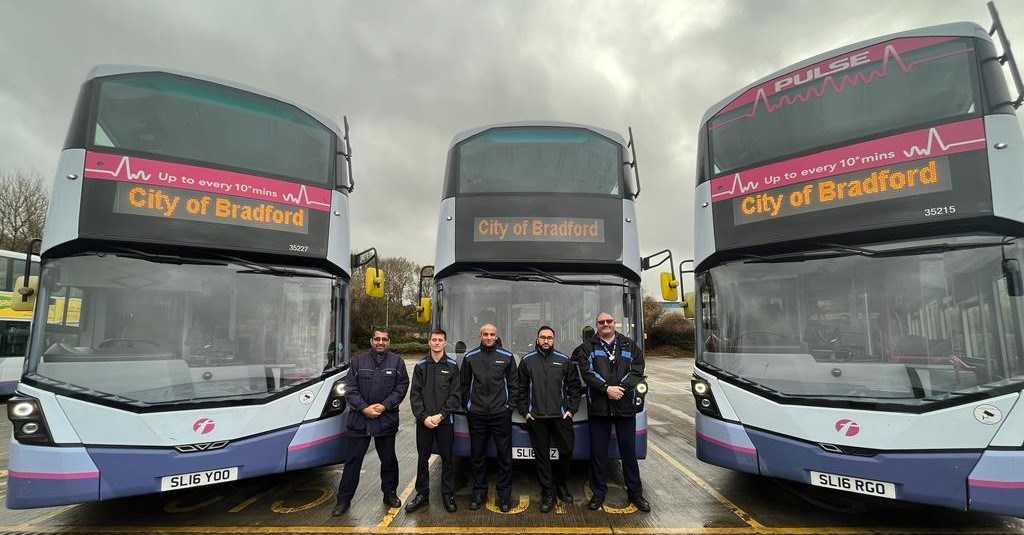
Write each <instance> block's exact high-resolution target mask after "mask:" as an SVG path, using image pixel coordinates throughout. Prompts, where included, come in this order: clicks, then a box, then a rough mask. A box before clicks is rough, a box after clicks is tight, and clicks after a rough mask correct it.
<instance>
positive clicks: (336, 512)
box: [331, 502, 352, 516]
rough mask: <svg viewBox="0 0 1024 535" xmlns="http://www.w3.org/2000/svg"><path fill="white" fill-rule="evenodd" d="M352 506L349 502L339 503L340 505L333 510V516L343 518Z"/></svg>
mask: <svg viewBox="0 0 1024 535" xmlns="http://www.w3.org/2000/svg"><path fill="white" fill-rule="evenodd" d="M350 505H352V504H351V503H349V502H345V503H339V504H338V505H335V506H334V509H333V510H331V516H341V515H343V514H345V511H348V507H349V506H350Z"/></svg>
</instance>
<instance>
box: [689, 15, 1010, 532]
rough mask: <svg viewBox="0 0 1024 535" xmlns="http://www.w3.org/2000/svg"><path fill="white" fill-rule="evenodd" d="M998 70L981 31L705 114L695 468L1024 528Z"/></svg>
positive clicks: (871, 54) (852, 62) (932, 41)
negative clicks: (1023, 523)
mask: <svg viewBox="0 0 1024 535" xmlns="http://www.w3.org/2000/svg"><path fill="white" fill-rule="evenodd" d="M993 15H995V13H994V11H993ZM995 19H996V23H995V25H994V27H993V31H998V32H999V33H1000V35H1002V28H1001V25H1000V24H999V23H998V17H995ZM1001 48H1002V50H1003V51H1004V54H1005V53H1006V51H1007V50H1008V46H1007V45H1005V44H1004V45H1003V46H1002V47H1001ZM1004 54H1000V53H999V52H997V47H996V45H995V44H994V43H993V41H992V39H991V38H990V36H989V32H987V31H986V30H985V29H983V28H981V27H980V26H978V25H976V24H973V23H955V24H947V25H942V26H934V27H928V28H922V29H917V30H912V31H907V32H903V33H898V34H894V35H887V36H884V37H879V38H876V39H871V40H868V41H863V42H860V43H855V44H852V45H849V46H845V47H842V48H840V49H837V50H833V51H830V52H826V53H824V54H821V55H818V56H815V57H812V58H810V59H807V60H805V61H802V62H800V63H798V64H795V65H792V66H790V67H786V68H785V69H782V70H781V71H779V72H777V73H775V74H772V75H770V76H767V77H765V78H763V79H761V80H759V81H757V82H755V83H753V84H751V85H750V86H748V87H746V88H743V89H741V90H740V91H738V92H736V93H735V94H733V95H731V96H729V97H728V98H726V99H724V100H722V101H721V102H719V103H718V104H716V105H715V106H713V107H712V108H711V109H710V110H708V112H707V113H706V114H705V116H704V119H703V122H702V124H701V128H700V143H699V147H700V148H699V153H698V166H697V189H696V225H695V230H696V242H695V244H696V278H697V291H698V294H697V296H698V299H697V360H696V364H695V370H694V376H693V380H692V388H693V393H694V396H695V398H696V401H697V409H698V414H697V418H696V420H697V422H696V423H697V456H698V457H699V458H700V459H701V460H703V461H705V462H709V463H713V464H716V465H719V466H724V467H728V468H732V469H735V470H740V471H744V472H750V473H753V474H761V475H765V476H770V477H776V478H782V479H788V480H792V481H797V482H802V483H807V484H810V485H814V486H817V487H822V488H827V489H838V490H841V491H848V492H854V493H860V494H864V495H868V496H876V497H879V498H883V499H896V500H906V501H911V502H919V503H926V504H934V505H940V506H945V507H951V508H957V509H963V510H972V511H987V512H995V513H1001V514H1008V515H1015V516H1024V408H1022V404H1024V401H1021V394H1022V390H1024V338H1022V335H1024V280H1022V275H1021V273H1022V269H1021V264H1022V263H1024V239H1022V238H1024V139H1022V136H1021V128H1020V124H1019V122H1018V118H1017V115H1016V113H1015V108H1016V107H1017V106H1018V105H1019V104H1020V102H1021V98H1020V97H1019V96H1018V97H1016V98H1014V97H1011V95H1010V92H1009V91H1008V89H1007V85H1006V80H1005V78H1004V74H1003V72H1002V69H1001V67H1000V65H1001V63H1002V62H1003V61H1007V60H1008V61H1009V62H1010V64H1011V65H1012V64H1013V60H1012V57H1011V58H1006V57H1005V55H1004ZM1012 71H1015V69H1012ZM1013 74H1014V75H1015V76H1014V81H1015V82H1016V85H1017V87H1018V90H1019V88H1020V87H1021V84H1020V81H1019V79H1018V77H1017V76H1016V73H1015V72H1013ZM1018 240H1021V241H1018Z"/></svg>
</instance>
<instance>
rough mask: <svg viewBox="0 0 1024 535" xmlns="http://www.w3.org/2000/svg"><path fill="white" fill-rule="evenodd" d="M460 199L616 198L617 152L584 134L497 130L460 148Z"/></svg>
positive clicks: (618, 179)
mask: <svg viewBox="0 0 1024 535" xmlns="http://www.w3.org/2000/svg"><path fill="white" fill-rule="evenodd" d="M457 168H458V180H459V192H460V193H529V192H550V193H597V194H604V195H619V194H620V191H622V188H621V182H622V154H621V146H620V145H619V144H618V143H615V142H614V141H612V140H610V139H608V138H606V137H604V136H601V135H598V134H596V133H594V132H591V131H589V130H585V129H582V128H557V127H545V128H498V129H492V130H488V131H486V132H484V133H482V134H479V135H477V136H474V137H472V138H470V139H468V140H466V141H464V142H462V143H461V144H460V145H459V147H458V164H457Z"/></svg>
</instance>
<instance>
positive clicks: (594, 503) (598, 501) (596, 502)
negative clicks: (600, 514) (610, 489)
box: [587, 495, 604, 511]
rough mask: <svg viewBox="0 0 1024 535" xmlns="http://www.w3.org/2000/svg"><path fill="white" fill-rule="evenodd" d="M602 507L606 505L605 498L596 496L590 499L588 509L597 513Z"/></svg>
mask: <svg viewBox="0 0 1024 535" xmlns="http://www.w3.org/2000/svg"><path fill="white" fill-rule="evenodd" d="M602 505H604V496H597V495H595V496H592V497H591V498H590V502H588V503H587V509H590V510H591V511H597V510H598V509H600V508H601V506H602Z"/></svg>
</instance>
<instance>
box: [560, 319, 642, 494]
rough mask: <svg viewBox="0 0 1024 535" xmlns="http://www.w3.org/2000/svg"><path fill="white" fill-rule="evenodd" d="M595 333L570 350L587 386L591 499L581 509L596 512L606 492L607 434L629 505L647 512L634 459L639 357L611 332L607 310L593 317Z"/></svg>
mask: <svg viewBox="0 0 1024 535" xmlns="http://www.w3.org/2000/svg"><path fill="white" fill-rule="evenodd" d="M596 326H597V333H596V334H595V335H594V337H593V338H591V339H590V340H586V341H584V342H583V343H582V344H580V346H579V347H577V348H576V350H575V351H573V356H574V357H576V358H577V361H578V362H579V366H580V372H581V374H582V376H583V381H584V382H585V383H586V384H587V389H588V396H587V400H588V401H587V412H588V419H589V424H590V425H589V427H590V490H591V491H593V493H594V496H593V497H592V498H591V499H590V503H588V504H587V508H588V509H590V510H591V511H596V510H598V509H600V508H601V505H603V504H604V498H605V494H607V492H608V448H607V447H600V446H601V445H603V444H609V445H610V443H611V432H612V429H613V428H614V429H615V438H616V440H617V442H618V446H619V457H620V458H621V459H622V476H623V479H625V483H626V492H627V493H628V495H629V501H630V502H631V503H633V504H634V505H636V508H637V509H639V510H641V511H644V512H648V511H650V510H651V504H650V503H649V502H648V501H647V499H646V498H644V494H643V484H642V483H641V482H640V465H639V463H637V460H636V405H635V399H636V386H637V385H638V384H640V383H641V382H642V381H643V379H644V355H643V352H641V351H640V349H639V348H638V347H637V346H636V343H635V342H634V341H633V340H632V339H630V338H629V337H628V336H625V335H623V334H621V333H619V332H616V331H615V317H614V316H612V315H611V314H609V313H607V312H602V313H600V314H598V315H597V321H596Z"/></svg>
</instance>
